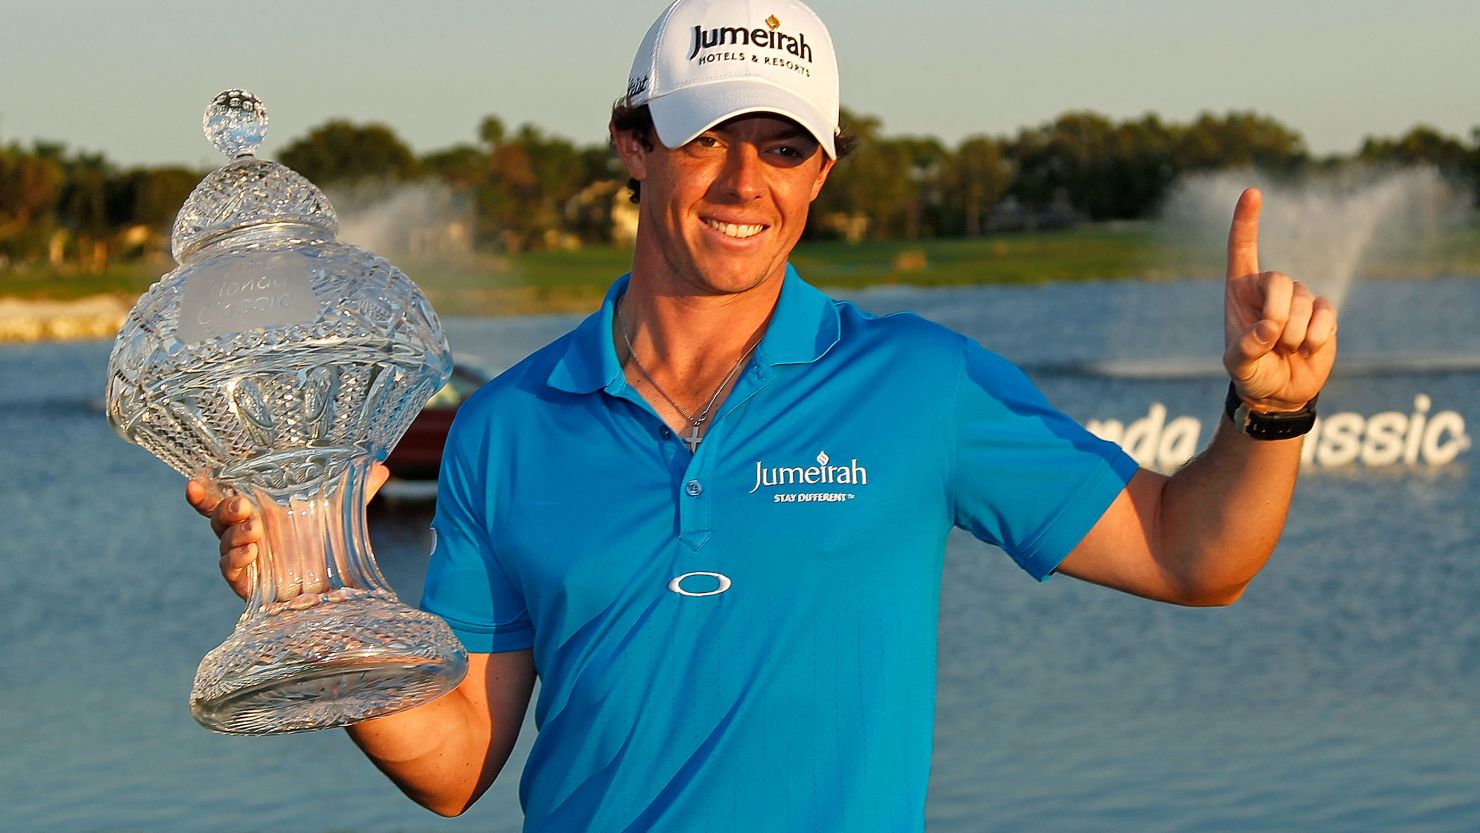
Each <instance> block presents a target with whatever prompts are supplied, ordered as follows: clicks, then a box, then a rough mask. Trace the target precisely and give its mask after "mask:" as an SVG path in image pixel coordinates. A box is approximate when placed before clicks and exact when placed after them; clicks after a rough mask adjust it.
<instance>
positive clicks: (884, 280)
mask: <svg viewBox="0 0 1480 833" xmlns="http://www.w3.org/2000/svg"><path fill="white" fill-rule="evenodd" d="M631 256H632V255H631V251H630V250H629V249H624V248H617V247H611V246H588V247H586V248H583V249H580V250H577V251H543V252H526V253H522V254H517V255H478V256H476V257H474V258H471V259H469V260H467V261H465V262H462V263H459V264H453V265H449V264H445V263H444V264H432V263H417V262H415V261H407V262H402V263H400V264H399V265H400V266H401V267H402V268H403V269H405V270H406V272H407V273H408V274H410V275H411V277H412V278H413V279H415V280H416V282H417V283H418V284H420V285H421V287H422V288H423V289H424V290H425V291H426V293H427V295H428V296H429V297H430V298H431V300H432V303H433V305H434V306H435V307H436V308H437V309H438V311H440V312H441V313H442V314H443V315H523V314H529V313H551V312H583V311H587V310H590V309H592V308H594V307H595V306H596V305H597V303H598V302H599V301H600V299H601V296H602V294H603V293H604V292H605V291H606V288H607V286H608V285H609V284H610V283H611V280H612V278H613V277H615V276H617V275H619V274H621V273H622V272H625V271H627V269H628V267H629V265H630V263H631ZM1221 258H1222V252H1221V251H1220V247H1219V246H1218V245H1217V244H1216V243H1209V242H1208V241H1200V242H1198V243H1197V244H1196V245H1195V246H1193V245H1177V244H1170V243H1169V242H1168V241H1167V240H1165V239H1164V238H1162V237H1161V236H1159V235H1158V234H1157V233H1156V232H1155V230H1154V229H1153V228H1152V227H1151V226H1145V225H1134V224H1128V225H1096V226H1081V227H1079V228H1076V229H1072V230H1068V231H1054V232H1036V233H1020V234H1001V235H993V236H989V237H980V238H972V239H950V240H888V241H869V242H864V243H860V244H857V245H849V244H847V243H843V242H839V241H821V242H808V243H803V244H802V245H801V246H799V247H798V248H797V250H796V251H795V252H794V254H793V258H792V260H793V262H794V263H795V264H796V267H797V269H798V270H800V271H801V273H802V274H803V275H805V276H806V277H807V278H808V279H809V280H810V281H812V282H813V283H816V284H819V285H821V286H824V287H836V288H840V289H860V288H865V287H869V286H876V285H880V284H908V285H913V286H921V287H936V286H962V285H974V284H1025V283H1045V282H1049V281H1082V280H1119V279H1153V280H1154V279H1164V278H1173V277H1183V276H1204V277H1213V276H1217V275H1219V274H1221V273H1222V268H1223V267H1222V261H1221ZM171 266H172V264H171V263H170V262H169V261H168V260H167V259H165V258H162V257H160V258H155V259H153V260H141V261H131V262H125V263H119V264H115V265H113V266H111V267H110V268H109V269H108V270H106V271H105V272H103V273H102V274H97V275H93V274H84V273H80V272H78V271H76V270H66V269H62V270H57V269H47V268H32V269H29V270H25V271H18V270H10V271H0V297H3V296H9V297H19V298H35V299H42V298H44V299H54V300H66V299H72V298H80V297H84V296H88V295H96V294H100V293H106V294H113V295H119V296H122V297H126V298H128V299H130V300H132V298H133V297H135V296H137V295H138V294H139V293H140V292H142V291H143V290H144V289H146V288H147V287H148V286H149V285H150V284H151V283H153V282H154V281H155V280H157V279H158V278H159V277H160V276H161V275H163V274H164V273H166V272H168V271H169V269H170V268H171ZM1362 274H1363V275H1364V276H1368V277H1377V278H1388V277H1425V276H1430V275H1441V274H1442V275H1477V276H1480V216H1477V217H1475V218H1472V219H1471V221H1470V222H1469V223H1468V224H1465V225H1462V226H1458V227H1455V228H1451V229H1448V230H1445V231H1441V232H1437V233H1435V234H1433V235H1429V236H1427V237H1426V238H1425V239H1422V240H1412V241H1405V242H1404V244H1403V245H1400V246H1397V247H1388V249H1387V250H1386V253H1384V254H1380V255H1378V254H1374V256H1373V257H1370V258H1368V259H1366V260H1364V262H1363V265H1362Z"/></svg>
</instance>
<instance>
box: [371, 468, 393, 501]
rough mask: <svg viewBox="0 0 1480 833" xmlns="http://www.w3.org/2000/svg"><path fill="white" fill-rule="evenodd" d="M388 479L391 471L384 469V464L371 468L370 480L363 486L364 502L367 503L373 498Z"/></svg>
mask: <svg viewBox="0 0 1480 833" xmlns="http://www.w3.org/2000/svg"><path fill="white" fill-rule="evenodd" d="M390 478H391V470H390V469H388V468H386V466H385V464H384V463H376V464H375V465H373V466H371V467H370V479H369V481H368V482H367V483H366V484H365V502H366V503H369V502H370V500H371V499H372V498H374V497H375V494H376V493H377V492H379V491H380V487H381V486H384V485H385V481H387V480H389V479H390Z"/></svg>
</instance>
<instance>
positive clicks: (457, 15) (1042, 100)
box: [0, 0, 1480, 167]
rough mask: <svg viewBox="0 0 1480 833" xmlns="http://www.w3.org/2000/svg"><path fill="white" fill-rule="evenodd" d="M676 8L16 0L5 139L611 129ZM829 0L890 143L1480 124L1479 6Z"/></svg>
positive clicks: (5, 17)
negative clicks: (1220, 116) (245, 124)
mask: <svg viewBox="0 0 1480 833" xmlns="http://www.w3.org/2000/svg"><path fill="white" fill-rule="evenodd" d="M663 5H664V3H663V0H631V1H630V2H616V0H606V1H605V2H600V1H599V0H569V2H499V0H482V1H481V2H474V1H473V0H446V1H445V2H431V0H424V1H423V2H406V0H400V2H382V1H381V0H362V1H361V2H345V1H344V0H298V2H293V3H289V2H279V0H262V2H256V3H252V4H244V3H243V4H233V3H222V2H214V3H209V2H196V3H185V2H177V1H176V0H170V1H169V2H151V1H150V0H130V2H121V1H120V0H107V2H103V1H102V0H0V144H9V143H10V142H13V141H19V142H21V143H23V144H29V143H30V142H31V141H33V140H36V139H44V140H50V141H59V142H62V143H64V144H65V145H67V146H68V147H69V148H73V149H78V150H86V151H93V152H102V153H103V154H105V155H106V156H107V157H108V158H109V159H110V160H112V161H114V162H117V163H119V164H122V165H137V164H145V165H158V164H167V163H180V164H186V165H190V166H199V167H206V166H215V165H216V164H219V162H220V161H221V160H219V159H218V158H216V157H215V152H214V151H213V150H212V149H211V147H210V146H209V145H208V144H206V142H205V139H204V138H203V137H202V136H201V133H200V127H199V124H200V113H201V111H202V110H203V108H204V107H205V105H206V103H207V102H209V101H210V99H211V98H212V97H213V96H214V95H215V94H216V93H218V92H220V91H221V90H224V89H229V88H233V87H242V88H246V89H249V90H252V91H253V92H255V93H256V94H257V95H258V96H259V97H260V98H261V99H262V100H263V101H264V102H265V103H266V105H267V108H268V112H269V116H270V117H271V120H272V123H271V126H270V128H269V131H268V137H267V141H266V143H265V144H264V145H263V148H262V151H261V155H264V156H267V157H272V156H273V155H274V154H275V151H276V150H277V149H279V148H281V147H282V146H284V145H286V144H287V143H288V142H290V141H292V140H293V139H295V138H298V137H301V136H302V135H304V134H305V133H307V132H308V130H310V129H311V128H313V127H314V126H316V125H319V124H322V123H323V122H324V121H326V120H328V119H330V118H344V119H349V120H351V121H353V122H356V123H369V122H379V123H383V124H386V125H388V126H390V127H391V128H392V129H393V130H394V131H395V132H396V133H397V134H398V135H399V136H400V137H401V138H402V139H403V140H404V141H406V142H407V144H409V145H410V146H411V148H412V149H413V150H414V151H416V152H417V153H424V152H426V151H430V150H435V149H438V148H445V147H449V146H452V145H455V144H459V143H471V142H474V141H475V140H476V132H477V126H478V124H479V122H480V121H482V119H483V117H484V116H486V115H489V114H494V115H497V116H499V117H500V118H501V119H502V120H503V121H504V123H505V124H506V125H508V126H509V127H511V128H513V127H516V126H517V125H519V124H522V123H525V122H532V123H534V124H535V125H537V126H539V127H540V128H542V129H543V130H545V131H546V132H548V133H553V134H556V135H560V136H564V137H566V138H568V139H571V140H573V141H575V142H577V143H578V144H583V145H584V144H594V143H598V142H602V141H604V139H605V128H606V120H607V115H608V112H609V109H610V106H611V102H612V100H613V99H615V98H616V97H617V96H618V95H619V94H620V93H621V92H622V91H623V88H624V86H625V82H626V76H627V70H628V67H629V66H630V64H631V61H632V54H633V52H634V51H635V50H636V47H637V43H638V41H639V40H640V39H641V38H642V35H643V33H644V32H645V31H646V30H647V27H648V25H649V24H650V23H651V22H652V20H653V18H655V17H656V16H657V14H658V13H659V12H660V11H661V10H662V7H663ZM812 6H813V8H814V9H816V10H817V12H818V14H819V15H821V16H822V18H823V20H824V21H825V22H827V24H828V26H829V28H830V29H831V30H832V34H833V39H834V41H835V43H836V45H837V52H838V62H839V65H840V69H841V73H842V99H843V104H844V106H845V107H848V108H849V109H851V110H853V111H855V112H859V113H864V114H869V115H873V116H876V117H878V118H880V119H881V120H882V121H883V128H884V132H885V133H886V134H888V135H917V136H935V137H937V138H940V139H942V140H945V141H947V142H949V143H955V142H958V141H960V140H961V139H962V138H964V137H966V136H969V135H974V134H987V135H992V136H1007V135H1013V134H1015V133H1016V132H1017V131H1018V130H1019V129H1021V128H1024V127H1031V126H1036V125H1039V124H1042V123H1045V122H1047V121H1050V120H1052V119H1053V118H1054V117H1056V116H1058V115H1059V114H1061V113H1064V112H1066V111H1069V110H1091V111H1095V112H1099V113H1102V114H1104V115H1107V116H1109V117H1111V118H1115V119H1125V118H1134V117H1138V116H1140V115H1142V114H1144V113H1148V112H1154V113H1157V114H1159V115H1160V116H1161V117H1162V118H1163V119H1165V120H1169V121H1181V122H1185V121H1190V120H1192V119H1193V118H1195V117H1196V116H1197V114H1198V113H1200V112H1203V111H1213V112H1219V113H1221V112H1225V111H1228V110H1254V111H1257V112H1260V113H1263V114H1266V115H1269V116H1273V117H1274V118H1276V119H1278V120H1280V121H1281V122H1283V123H1285V124H1286V125H1288V126H1290V127H1292V128H1294V129H1295V130H1297V131H1299V132H1300V133H1301V134H1302V135H1303V136H1304V137H1305V140H1306V143H1307V146H1308V147H1309V149H1310V150H1311V151H1312V152H1314V153H1316V154H1318V155H1325V154H1332V153H1338V154H1349V153H1352V152H1354V151H1355V150H1356V149H1357V148H1358V147H1360V145H1361V143H1362V140H1363V139H1364V138H1365V137H1367V136H1379V137H1390V138H1391V137H1397V136H1400V135H1402V134H1403V133H1405V132H1407V131H1408V129H1409V128H1411V127H1413V126H1414V125H1416V124H1427V125H1430V126H1432V127H1436V128H1438V129H1439V130H1441V131H1443V132H1444V133H1447V134H1449V135H1452V136H1455V137H1457V138H1460V139H1463V140H1465V141H1467V142H1468V141H1469V139H1470V134H1471V130H1472V129H1473V128H1475V127H1477V126H1480V49H1477V48H1476V38H1477V35H1480V3H1477V2H1474V0H1443V1H1442V2H1441V0H1433V1H1432V2H1426V1H1425V0H1410V2H1378V0H1343V2H1328V1H1327V0H1299V1H1298V2H1296V1H1294V0H1280V2H1266V1H1265V0H1249V2H1242V3H1239V2H1227V0H1225V2H1219V3H1212V2H1202V0H1175V1H1172V0H1167V1H1166V2H1163V0H1156V2H1137V0H1121V2H1118V3H1109V2H1083V1H1082V0H1035V1H1034V2H1025V1H1024V0H1015V1H1014V2H999V1H998V0H975V1H974V2H971V1H969V0H912V1H911V2H908V3H905V2H897V1H896V2H888V3H886V2H883V0H814V2H813V3H812Z"/></svg>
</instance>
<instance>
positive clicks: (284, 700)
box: [190, 589, 467, 735]
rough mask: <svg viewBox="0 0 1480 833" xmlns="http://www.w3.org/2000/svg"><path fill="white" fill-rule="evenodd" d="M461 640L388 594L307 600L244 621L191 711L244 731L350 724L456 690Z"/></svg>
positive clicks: (211, 724)
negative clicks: (446, 647) (440, 648)
mask: <svg viewBox="0 0 1480 833" xmlns="http://www.w3.org/2000/svg"><path fill="white" fill-rule="evenodd" d="M436 646H453V648H452V649H450V650H448V649H443V650H439V649H438V648H437V647H436ZM456 646H458V641H457V637H455V636H454V635H453V634H452V631H451V629H450V628H448V627H447V624H446V623H445V622H443V621H442V620H441V619H439V618H437V617H435V616H432V615H431V614H428V613H423V612H421V611H419V610H413V609H411V608H409V607H406V606H405V605H403V604H401V603H400V602H399V601H397V600H395V598H394V597H393V596H390V595H389V594H381V593H366V592H364V591H355V590H348V589H344V590H336V591H332V592H329V593H324V594H312V595H307V596H301V597H298V598H295V599H293V600H292V601H290V602H288V603H286V604H279V605H274V606H272V607H270V608H267V609H264V610H263V611H261V612H259V613H258V615H257V616H255V617H253V618H250V619H248V620H246V621H244V622H242V623H240V624H239V625H238V626H237V629H236V630H235V631H234V632H233V633H232V634H231V636H230V637H228V638H227V640H226V641H225V642H223V643H221V645H220V646H219V647H217V648H216V649H215V650H213V651H211V652H210V653H209V654H207V655H206V657H205V659H204V660H202V661H201V664H200V668H199V669H198V670H197V671H196V675H195V688H194V690H193V691H192V692H191V693H190V711H191V713H192V714H193V715H194V716H195V719H196V720H197V721H198V722H199V723H200V724H201V725H202V726H204V727H206V728H207V729H210V730H212V731H216V732H224V733H227V734H236V735H263V734H278V733H286V732H303V731H308V730H310V729H328V728H331V727H334V726H347V725H349V724H351V723H358V722H360V721H362V720H368V719H369V718H372V717H380V716H382V715H386V714H390V713H392V712H397V711H401V710H403V709H409V708H412V707H413V706H419V705H421V704H423V703H426V702H429V701H431V700H434V699H436V698H438V697H440V696H442V695H443V694H446V693H447V692H449V691H451V690H452V689H453V688H455V687H456V686H457V684H458V683H459V682H461V681H462V678H463V675H464V674H465V673H466V672H467V658H466V656H465V655H463V654H462V653H461V651H460V650H457V648H456Z"/></svg>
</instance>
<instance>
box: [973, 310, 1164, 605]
mask: <svg viewBox="0 0 1480 833" xmlns="http://www.w3.org/2000/svg"><path fill="white" fill-rule="evenodd" d="M1137 468H1138V467H1137V465H1136V462H1135V461H1134V460H1132V459H1131V458H1130V456H1129V455H1127V454H1126V453H1125V452H1124V451H1122V450H1121V449H1120V447H1119V446H1117V445H1115V444H1114V443H1110V442H1106V441H1104V440H1101V439H1100V438H1098V437H1096V436H1094V435H1093V434H1091V433H1089V431H1087V430H1085V429H1084V427H1083V426H1081V425H1079V424H1078V423H1077V422H1075V421H1074V420H1072V419H1070V418H1069V417H1068V416H1065V415H1064V414H1063V413H1062V412H1060V411H1058V410H1057V409H1055V408H1054V407H1053V406H1051V405H1049V404H1048V401H1047V400H1046V399H1045V398H1044V396H1043V394H1042V393H1040V392H1039V391H1038V389H1037V388H1036V387H1035V386H1034V385H1033V383H1032V382H1031V381H1029V380H1028V377H1027V376H1026V375H1025V374H1024V373H1023V372H1022V371H1021V370H1019V369H1018V368H1017V367H1016V366H1015V365H1013V364H1012V363H1010V362H1008V361H1007V360H1005V359H1003V358H1002V357H1000V356H998V355H996V354H995V353H992V352H990V351H988V350H987V349H986V348H984V347H982V346H981V345H980V344H977V343H976V342H975V341H972V340H971V339H969V338H964V337H963V338H962V365H961V373H960V377H959V380H958V389H957V401H956V452H955V455H954V470H953V491H952V494H953V498H954V500H953V504H954V522H955V524H956V525H957V526H959V527H961V528H963V529H965V530H967V531H968V532H970V533H972V534H973V535H975V536H976V537H977V538H979V539H981V540H983V541H986V542H987V543H990V544H995V545H996V546H999V547H1001V548H1002V549H1003V550H1004V551H1006V552H1007V554H1008V555H1010V556H1011V557H1012V558H1013V560H1014V561H1016V562H1017V564H1018V566H1020V567H1022V568H1023V569H1024V570H1026V571H1027V572H1028V573H1029V574H1030V575H1032V576H1033V577H1034V578H1036V579H1038V580H1039V581H1043V580H1045V579H1047V578H1048V576H1050V575H1051V574H1052V573H1053V571H1054V570H1055V569H1056V568H1057V567H1058V565H1059V562H1061V561H1063V559H1064V557H1065V556H1067V555H1068V554H1069V551H1070V550H1072V549H1073V548H1074V546H1075V545H1076V544H1078V543H1079V541H1080V539H1081V538H1083V537H1084V535H1085V533H1087V532H1089V530H1090V528H1091V527H1092V526H1094V524H1095V522H1096V521H1098V520H1099V518H1100V516H1101V515H1103V514H1104V512H1105V510H1106V509H1107V508H1108V507H1109V506H1110V503H1111V502H1112V501H1114V500H1115V498H1116V497H1117V496H1118V495H1119V494H1120V492H1121V491H1122V490H1123V489H1124V488H1125V484H1126V483H1127V482H1129V481H1130V479H1131V476H1132V475H1134V474H1135V473H1136V470H1137Z"/></svg>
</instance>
